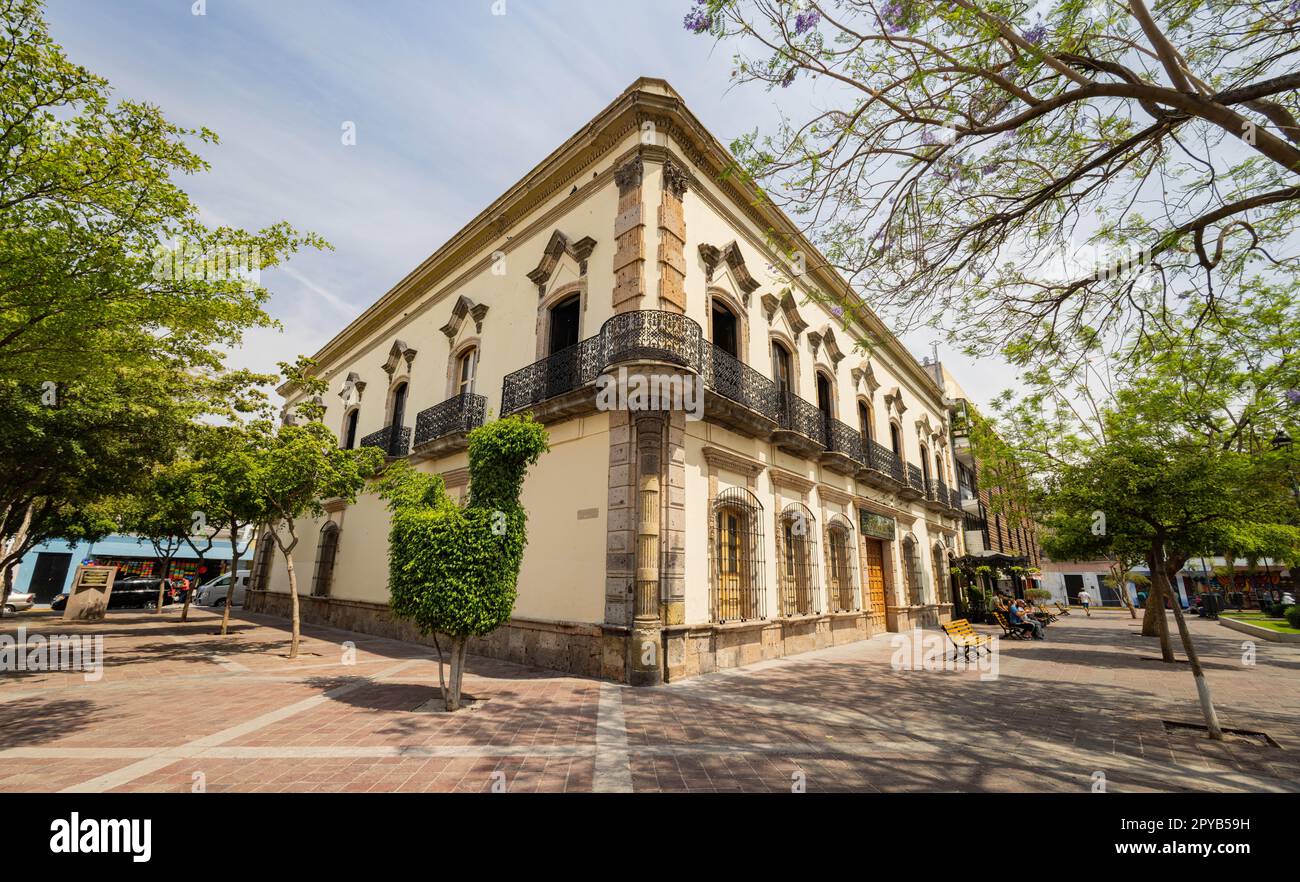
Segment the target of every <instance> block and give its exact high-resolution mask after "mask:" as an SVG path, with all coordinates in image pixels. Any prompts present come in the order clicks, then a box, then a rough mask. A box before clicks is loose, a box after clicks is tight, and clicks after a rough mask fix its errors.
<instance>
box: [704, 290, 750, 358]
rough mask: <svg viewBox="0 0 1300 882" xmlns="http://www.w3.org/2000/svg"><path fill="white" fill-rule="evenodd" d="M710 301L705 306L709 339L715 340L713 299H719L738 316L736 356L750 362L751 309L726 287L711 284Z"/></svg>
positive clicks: (708, 293)
mask: <svg viewBox="0 0 1300 882" xmlns="http://www.w3.org/2000/svg"><path fill="white" fill-rule="evenodd" d="M705 298H706V300H707V301H708V302H707V303H706V304H705V306H706V309H705V324H706V329H705V332H706V333H707V334H708V338H709V341H710V342H712V341H713V301H714V300H717V301H719V302H720V303H721V304H722V306H723V307H724V308H726V310H727V312H729V313H731V314H732V315H733V316H735V317H736V358H737V359H739V361H740V363H741V364H749V310H748V309H747V308H746V306H747V305H746V306H742V305H741V304H740V301H738V300H736V298H735V297H733V296H732V295H731V292H730V291H727V290H726V289H725V288H719V287H718V286H717V285H710V286H709V288H708V289H707V290H706V292H705Z"/></svg>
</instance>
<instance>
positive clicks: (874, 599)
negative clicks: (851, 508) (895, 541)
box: [862, 538, 885, 631]
mask: <svg viewBox="0 0 1300 882" xmlns="http://www.w3.org/2000/svg"><path fill="white" fill-rule="evenodd" d="M862 544H863V546H864V549H865V552H866V553H865V557H866V560H867V571H866V578H865V579H864V580H863V584H865V585H866V589H867V598H868V599H869V601H870V608H869V611H868V614H867V615H868V618H869V619H870V620H871V626H872V630H881V631H883V630H884V629H885V546H884V544H883V543H882V542H881V541H880V540H879V539H866V538H864V539H863V540H862Z"/></svg>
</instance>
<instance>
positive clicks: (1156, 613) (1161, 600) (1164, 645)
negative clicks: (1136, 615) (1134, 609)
mask: <svg viewBox="0 0 1300 882" xmlns="http://www.w3.org/2000/svg"><path fill="white" fill-rule="evenodd" d="M1147 567H1148V568H1149V569H1150V570H1151V593H1150V595H1149V596H1148V597H1147V611H1146V616H1144V617H1143V619H1142V635H1143V636H1144V637H1145V636H1150V635H1149V634H1148V633H1147V620H1148V618H1151V617H1154V624H1155V631H1156V634H1157V635H1158V636H1159V637H1160V658H1161V659H1162V660H1163V661H1166V662H1170V663H1172V662H1175V661H1177V659H1176V658H1174V647H1173V644H1172V643H1170V642H1169V620H1168V618H1166V617H1165V589H1166V588H1167V583H1168V577H1167V576H1166V575H1165V560H1164V544H1163V542H1160V543H1157V544H1156V545H1155V547H1153V549H1152V551H1151V553H1150V554H1148V555H1147ZM1174 603H1175V604H1176V603H1177V600H1176V599H1175V600H1174Z"/></svg>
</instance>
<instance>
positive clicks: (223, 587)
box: [194, 570, 249, 609]
mask: <svg viewBox="0 0 1300 882" xmlns="http://www.w3.org/2000/svg"><path fill="white" fill-rule="evenodd" d="M248 576H249V573H248V571H247V570H244V571H242V572H240V574H239V581H237V582H236V583H235V593H234V595H233V596H232V597H231V598H230V602H231V605H233V606H243V605H244V592H246V591H247V590H248ZM229 590H230V573H226V574H225V575H224V576H217V578H215V579H213V580H212V581H211V582H206V583H204V584H203V585H200V586H199V593H198V594H197V595H196V596H195V598H194V602H195V603H197V604H198V605H199V606H215V607H216V608H217V609H221V607H223V606H225V605H226V592H227V591H229Z"/></svg>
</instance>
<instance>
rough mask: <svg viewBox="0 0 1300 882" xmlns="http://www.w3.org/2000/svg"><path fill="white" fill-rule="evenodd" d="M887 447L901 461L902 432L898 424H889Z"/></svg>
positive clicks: (891, 422)
mask: <svg viewBox="0 0 1300 882" xmlns="http://www.w3.org/2000/svg"><path fill="white" fill-rule="evenodd" d="M889 446H890V449H892V450H893V451H894V455H895V456H897V457H898V458H899V459H903V458H904V457H903V431H902V430H901V429H899V428H898V423H895V422H893V421H892V420H891V421H890V423H889Z"/></svg>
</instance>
